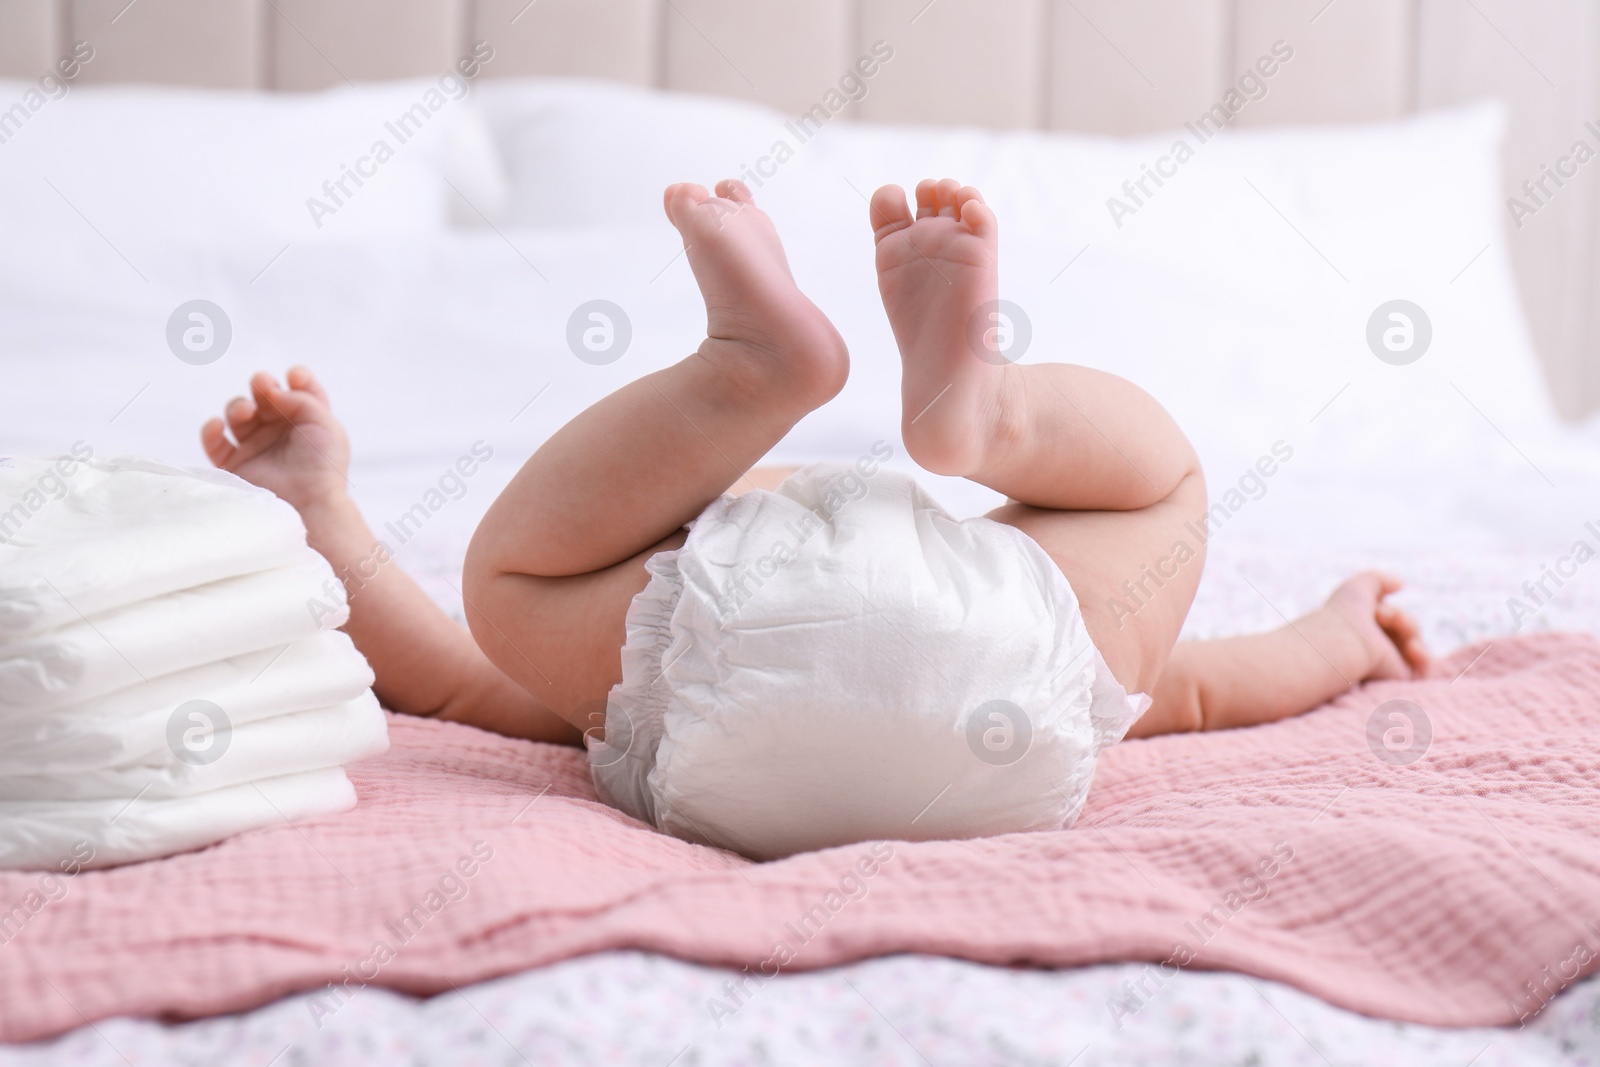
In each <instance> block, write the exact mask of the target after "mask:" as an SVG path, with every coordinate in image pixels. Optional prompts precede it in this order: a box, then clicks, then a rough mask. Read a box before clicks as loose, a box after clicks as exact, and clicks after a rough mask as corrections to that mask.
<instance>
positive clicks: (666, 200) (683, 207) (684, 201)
mask: <svg viewBox="0 0 1600 1067" xmlns="http://www.w3.org/2000/svg"><path fill="white" fill-rule="evenodd" d="M710 199H711V194H710V193H709V192H708V191H707V190H706V187H705V186H703V185H697V184H696V183H694V182H677V183H676V184H673V185H669V186H667V191H666V192H665V193H663V194H662V203H663V205H665V207H666V209H667V218H668V219H670V220H671V221H672V224H673V225H674V226H676V225H678V224H679V222H680V221H681V219H682V216H683V213H684V212H685V211H688V210H689V209H691V208H693V207H695V206H697V205H699V204H703V203H705V202H706V201H707V200H710Z"/></svg>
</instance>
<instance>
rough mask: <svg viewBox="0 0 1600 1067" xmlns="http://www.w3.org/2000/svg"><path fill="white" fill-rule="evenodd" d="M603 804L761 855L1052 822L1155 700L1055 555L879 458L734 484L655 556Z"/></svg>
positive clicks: (619, 705) (605, 764)
mask: <svg viewBox="0 0 1600 1067" xmlns="http://www.w3.org/2000/svg"><path fill="white" fill-rule="evenodd" d="M647 566H648V570H649V572H650V580H649V583H648V585H647V586H646V588H645V589H644V590H643V591H642V592H640V593H639V595H638V596H636V597H635V598H634V601H633V604H632V605H631V607H630V609H629V612H628V617H627V641H626V645H625V647H624V649H623V653H622V666H623V678H622V682H621V683H620V684H619V685H617V686H616V687H615V688H614V689H613V690H612V691H611V694H610V696H609V699H608V703H607V711H606V739H605V741H603V742H599V743H593V744H591V746H590V762H591V767H592V770H593V774H594V778H595V783H596V787H597V789H598V790H599V792H600V795H601V797H602V798H604V799H605V800H606V801H607V802H609V803H611V804H613V805H615V806H617V807H619V808H621V809H622V810H623V811H626V812H628V813H629V814H632V815H634V816H635V817H637V818H640V819H642V820H644V821H647V822H651V823H653V824H654V825H656V826H657V827H659V828H660V829H662V830H664V831H666V832H668V833H671V834H673V835H675V836H678V837H683V838H685V839H688V840H695V841H704V842H707V843H710V844H714V845H718V846H720V847H724V848H729V849H733V850H735V851H738V852H741V853H744V854H745V855H749V856H754V857H757V858H770V857H776V856H783V855H788V854H791V853H794V852H799V851H803V850H808V849H816V848H824V847H828V846H832V845H840V844H845V843H849V842H853V841H861V840H869V839H875V838H894V839H920V840H926V839H936V838H963V837H976V836H982V835H988V834H998V833H1006V832H1011V831H1019V830H1044V829H1054V828H1058V827H1061V826H1064V825H1067V824H1068V823H1070V822H1071V820H1072V819H1074V818H1075V817H1076V816H1077V813H1078V811H1079V810H1080V809H1081V808H1082V806H1083V802H1084V800H1085V798H1086V796H1087V793H1088V789H1089V784H1090V780H1091V779H1092V777H1093V774H1094V766H1095V761H1096V757H1097V756H1098V754H1099V752H1100V751H1101V749H1103V748H1104V747H1105V746H1107V745H1109V744H1112V743H1114V742H1115V741H1117V740H1119V739H1121V737H1122V736H1123V734H1124V733H1125V732H1126V731H1127V728H1128V727H1129V726H1130V725H1131V724H1132V723H1133V721H1134V720H1135V719H1137V718H1138V716H1139V715H1140V714H1141V713H1142V712H1143V711H1144V709H1145V708H1146V707H1147V706H1148V703H1149V701H1148V698H1146V697H1143V696H1133V697H1130V696H1129V695H1128V693H1127V692H1126V691H1125V690H1124V689H1123V687H1122V686H1121V685H1119V684H1118V683H1117V681H1116V679H1115V678H1114V677H1112V675H1111V672H1110V670H1109V669H1108V668H1107V667H1106V664H1105V660H1104V658H1103V657H1102V656H1101V655H1100V653H1099V651H1098V650H1097V649H1096V648H1095V646H1094V644H1093V642H1092V641H1091V640H1090V638H1089V635H1088V632H1087V630H1086V629H1085V628H1084V625H1083V618H1082V615H1081V613H1080V611H1079V607H1078V602H1077V598H1076V596H1075V595H1074V594H1073V591H1072V588H1071V587H1070V586H1069V585H1068V584H1067V581H1066V579H1065V577H1063V576H1062V574H1061V571H1060V569H1059V568H1057V567H1056V565H1055V564H1054V563H1053V562H1052V561H1051V559H1050V558H1049V556H1047V555H1046V554H1045V552H1044V550H1043V549H1041V548H1040V547H1039V545H1038V544H1037V543H1036V542H1034V541H1033V540H1032V539H1031V538H1029V537H1027V536H1026V535H1025V534H1023V533H1021V532H1020V531H1018V530H1016V529H1015V528H1013V527H1010V526H1006V525H1003V524H1001V523H997V522H993V521H991V520H989V519H981V518H979V519H967V520H965V521H957V520H955V519H953V518H951V517H950V515H949V514H948V513H946V512H945V511H944V510H943V509H942V508H940V507H939V505H938V504H936V503H934V501H933V500H932V499H931V498H929V497H928V496H927V495H926V494H925V493H924V492H923V491H922V490H921V489H920V488H918V487H917V485H916V484H915V483H914V482H913V481H912V480H911V479H910V478H908V477H906V476H904V475H901V474H897V473H893V472H890V471H887V470H882V469H879V468H878V467H877V465H876V464H874V463H872V462H871V461H869V460H863V461H861V462H860V463H858V464H856V465H855V466H853V467H852V466H841V465H837V464H815V465H813V466H811V467H807V468H805V469H804V470H801V471H800V472H798V473H797V474H795V475H794V476H793V477H791V478H790V479H789V480H788V481H786V482H785V483H784V484H783V485H782V486H780V487H779V489H778V490H777V491H776V492H770V493H769V492H763V491H756V492H751V493H748V494H746V495H744V496H741V497H723V498H722V499H721V500H718V501H716V502H714V503H713V504H712V505H711V506H710V507H708V508H707V509H706V511H705V512H704V513H703V514H702V515H701V516H700V517H699V518H698V519H697V520H695V522H694V523H693V524H692V527H691V529H690V532H689V536H688V540H687V541H686V543H685V544H684V546H683V547H682V548H681V549H678V550H677V551H673V552H662V553H658V554H657V555H655V556H654V557H652V558H651V560H650V561H649V563H648V565H647Z"/></svg>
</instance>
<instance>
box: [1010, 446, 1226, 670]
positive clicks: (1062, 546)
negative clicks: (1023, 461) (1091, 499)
mask: <svg viewBox="0 0 1600 1067" xmlns="http://www.w3.org/2000/svg"><path fill="white" fill-rule="evenodd" d="M1205 512H1206V490H1205V481H1204V479H1203V478H1201V477H1200V476H1199V475H1198V474H1191V475H1189V476H1188V477H1186V478H1185V479H1184V480H1183V481H1182V482H1181V483H1179V485H1178V487H1177V488H1176V489H1174V490H1173V491H1172V493H1171V494H1170V495H1168V496H1167V497H1166V499H1164V500H1162V501H1161V502H1160V503H1157V504H1152V505H1151V506H1149V507H1146V508H1139V509H1138V510H1136V511H1052V510H1049V509H1045V508H1035V507H1029V506H1028V505H1025V504H1016V503H1011V504H1006V505H1005V506H1004V507H1001V508H998V509H996V510H994V511H992V512H990V513H989V518H991V519H994V520H995V521H997V522H1004V523H1007V524H1009V525H1011V526H1015V527H1017V528H1018V529H1019V530H1021V531H1022V532H1023V533H1026V534H1027V535H1028V536H1030V537H1032V538H1033V539H1034V540H1035V541H1037V542H1038V543H1039V545H1040V547H1042V548H1043V549H1044V550H1045V552H1046V553H1048V554H1049V556H1050V558H1051V559H1053V560H1054V561H1055V563H1056V566H1058V567H1060V568H1061V573H1062V574H1064V575H1066V578H1067V582H1068V584H1070V585H1071V586H1072V591H1073V592H1074V593H1075V594H1077V597H1078V603H1079V606H1080V608H1081V609H1082V611H1083V622H1084V626H1085V627H1086V628H1087V629H1088V631H1089V636H1090V638H1092V639H1093V640H1094V643H1095V647H1096V648H1098V649H1099V650H1100V654H1101V655H1102V656H1104V657H1105V659H1106V664H1107V665H1108V666H1109V667H1110V668H1111V673H1112V674H1114V675H1116V678H1117V681H1119V682H1121V683H1122V685H1123V687H1124V688H1125V689H1127V690H1128V691H1129V692H1130V693H1135V692H1138V693H1148V692H1151V691H1152V690H1153V688H1154V687H1155V684H1156V680H1157V679H1158V678H1159V677H1160V676H1161V670H1162V668H1163V667H1164V666H1165V665H1166V661H1167V656H1168V655H1169V654H1170V653H1171V652H1172V646H1173V645H1174V644H1176V643H1177V641H1178V633H1179V632H1180V631H1181V630H1182V629H1183V621H1184V619H1185V618H1187V617H1188V614H1189V606H1190V605H1191V604H1192V603H1193V602H1194V594H1195V590H1196V589H1197V588H1198V587H1199V584H1200V572H1201V570H1202V568H1203V567H1204V564H1205V539H1204V535H1205V526H1204V523H1205Z"/></svg>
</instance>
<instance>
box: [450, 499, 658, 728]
mask: <svg viewBox="0 0 1600 1067" xmlns="http://www.w3.org/2000/svg"><path fill="white" fill-rule="evenodd" d="M685 536H686V534H685V532H684V531H682V530H679V531H678V532H676V533H674V534H673V535H672V536H670V537H668V538H666V539H665V540H663V541H661V542H659V543H658V544H655V545H652V546H651V547H650V548H648V549H646V550H644V551H643V552H640V553H639V554H638V555H636V556H634V557H632V558H631V559H627V560H624V561H622V562H621V563H618V564H615V565H614V566H611V567H607V568H605V569H604V570H599V571H592V572H590V573H588V574H575V575H570V576H567V577H561V578H545V577H538V576H534V575H525V574H517V575H511V574H507V575H502V576H500V578H499V579H497V580H496V582H494V583H493V585H492V589H493V591H492V593H490V594H489V595H491V596H493V597H495V598H496V599H497V600H498V601H499V603H498V604H496V605H493V606H485V608H486V609H487V610H488V611H489V612H490V613H491V614H492V616H493V618H495V619H496V620H498V625H495V624H490V623H488V622H487V618H488V616H486V615H485V613H484V611H482V610H476V608H477V607H478V606H477V605H472V604H469V605H468V612H469V619H470V620H471V621H472V622H474V624H475V625H474V626H473V635H474V636H475V637H477V639H478V643H479V645H481V646H482V647H483V650H484V652H485V654H487V655H488V656H489V658H490V659H491V660H493V661H494V663H495V665H496V666H498V667H499V668H500V669H501V670H502V671H504V672H505V673H506V674H509V675H510V676H511V677H512V678H514V679H516V680H517V681H518V682H519V683H521V684H522V686H523V687H524V688H525V689H527V690H528V691H529V692H531V693H532V694H534V696H536V697H538V698H539V699H540V700H542V701H543V702H544V704H545V706H546V707H548V708H550V710H551V711H553V712H555V713H556V714H557V715H559V716H561V718H563V719H565V720H566V721H567V722H570V723H571V724H572V725H574V726H576V727H577V728H578V729H579V730H584V731H590V732H592V733H593V734H594V735H595V736H597V737H599V736H603V726H604V723H605V707H606V694H607V693H608V692H610V690H611V687H612V686H614V685H616V684H617V683H618V682H620V681H621V680H622V646H623V644H624V643H625V641H626V640H627V618H628V608H629V606H630V605H631V604H632V603H633V598H634V597H635V596H637V595H638V594H639V593H640V592H641V591H642V590H643V589H644V587H645V585H646V584H648V582H649V580H650V574H649V572H648V571H647V570H645V561H647V560H648V559H649V558H650V557H651V556H653V555H655V554H656V553H657V552H664V551H668V550H670V549H675V548H681V547H682V546H683V541H684V538H685ZM472 616H476V618H472Z"/></svg>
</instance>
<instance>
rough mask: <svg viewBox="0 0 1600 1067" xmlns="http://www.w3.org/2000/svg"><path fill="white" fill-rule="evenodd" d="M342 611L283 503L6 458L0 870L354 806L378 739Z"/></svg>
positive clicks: (157, 475) (380, 745) (189, 476)
mask: <svg viewBox="0 0 1600 1067" xmlns="http://www.w3.org/2000/svg"><path fill="white" fill-rule="evenodd" d="M85 451H87V450H85ZM348 617H349V609H348V607H347V605H346V602H345V592H344V587H343V585H342V583H340V581H339V580H338V579H337V577H336V576H335V575H334V573H333V570H332V568H331V567H329V565H328V563H327V561H325V560H324V559H323V558H322V557H321V556H319V555H318V554H317V553H316V552H314V551H313V550H312V549H311V548H309V547H308V546H307V544H306V535H305V529H304V527H303V526H302V524H301V522H300V517H299V515H298V514H297V513H296V512H295V510H294V509H293V508H292V507H290V506H289V505H288V504H286V503H284V502H283V501H281V500H279V499H278V498H277V497H275V496H273V495H272V494H271V493H269V492H266V491H265V490H262V489H258V488H256V487H254V486H251V485H249V484H247V483H246V482H244V481H242V480H240V479H238V478H235V477H234V476H233V475H231V474H226V473H223V472H220V471H192V470H183V469H179V468H176V467H169V466H166V465H164V464H161V463H156V462H151V461H146V460H132V459H116V460H100V459H94V458H92V457H87V458H83V459H78V458H75V457H63V458H61V459H58V460H34V459H0V869H6V868H10V869H19V868H20V869H62V870H66V869H68V865H71V868H72V869H73V870H76V869H80V868H83V867H96V866H110V865H113V864H118V863H127V862H131V861H135V860H143V859H150V858H153V857H157V856H165V855H169V854H171V853H174V852H181V851H185V850H188V849H193V848H199V847H202V846H204V845H208V844H212V843H214V842H216V841H220V840H222V839H223V838H226V837H229V836H231V835H233V834H236V833H240V832H242V831H244V830H250V829H255V828H257V827H262V826H269V825H274V824H278V823H282V822H283V821H285V820H290V821H292V820H295V819H299V818H304V817H307V816H311V815H319V814H325V813H330V812H338V811H345V810H348V809H349V808H351V807H353V806H354V805H355V799H356V798H355V791H354V789H353V788H352V787H351V785H350V781H349V779H348V778H346V777H345V774H344V770H343V766H344V765H345V764H347V763H350V762H353V761H355V760H358V759H362V758H364V757H367V756H372V755H376V754H378V753H380V752H383V751H384V750H385V749H386V748H387V747H388V743H389V742H388V732H387V725H386V723H385V720H384V714H383V711H382V710H381V709H380V708H379V706H378V702H377V699H376V698H375V697H374V696H373V694H372V691H371V688H370V687H371V685H372V681H373V677H372V671H371V669H370V668H369V667H368V666H367V662H366V660H365V659H364V658H363V657H362V656H361V654H360V653H359V652H357V651H356V649H355V646H354V645H352V644H351V643H350V639H349V638H348V637H346V636H345V635H344V634H343V633H341V632H339V631H338V630H337V629H336V627H338V626H340V625H342V624H343V623H344V622H345V621H346V619H348Z"/></svg>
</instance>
